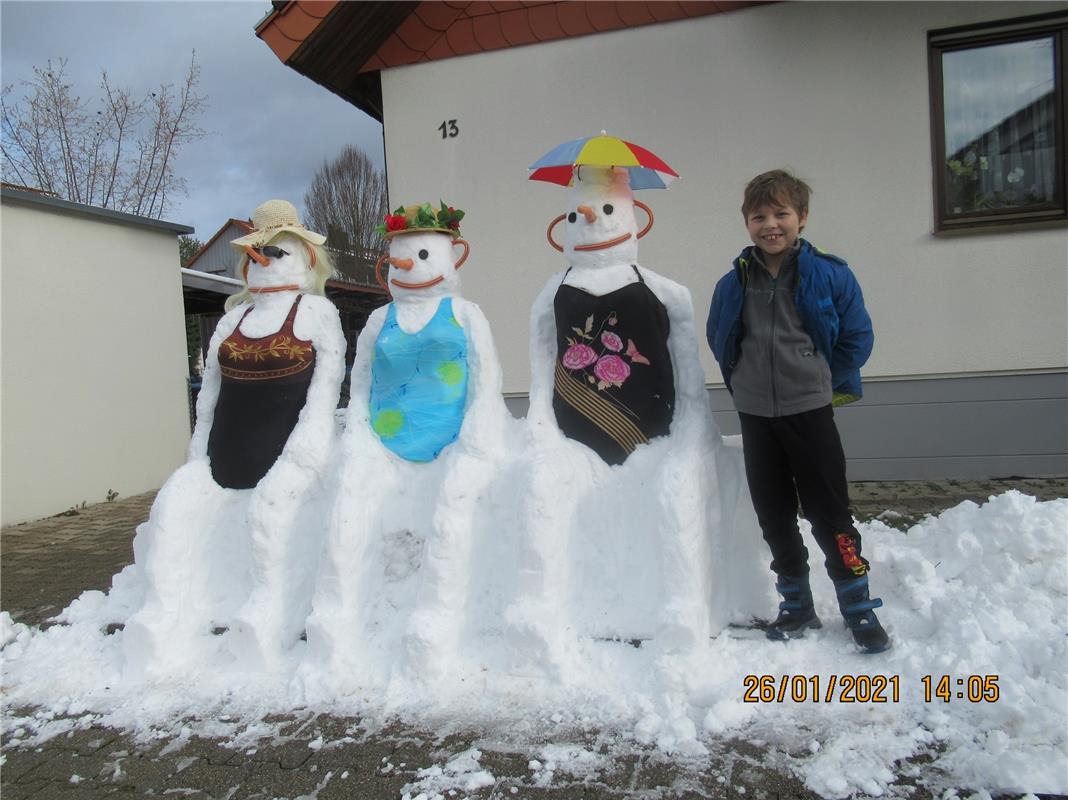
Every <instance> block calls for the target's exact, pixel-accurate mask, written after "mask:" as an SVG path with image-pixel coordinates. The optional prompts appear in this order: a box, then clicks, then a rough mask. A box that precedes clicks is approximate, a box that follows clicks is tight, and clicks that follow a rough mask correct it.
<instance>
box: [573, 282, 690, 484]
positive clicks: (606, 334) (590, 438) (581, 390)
mask: <svg viewBox="0 0 1068 800" xmlns="http://www.w3.org/2000/svg"><path fill="white" fill-rule="evenodd" d="M632 268H633V269H634V274H635V275H637V276H638V281H637V283H630V284H627V285H626V286H623V287H620V288H619V289H616V290H615V291H612V292H609V293H608V294H604V295H594V294H590V293H589V292H587V291H585V290H583V289H579V288H577V287H575V286H568V285H567V284H564V283H563V282H562V281H561V284H560V288H559V289H557V291H556V297H555V298H554V300H553V310H554V311H555V315H556V354H557V355H556V372H555V375H554V381H553V411H554V412H555V414H556V422H557V424H558V425H559V426H560V430H561V431H563V432H564V435H565V436H567V437H568V438H569V439H574V440H575V441H577V442H582V443H583V444H584V445H586V446H587V447H589V448H591V449H592V450H594V451H595V452H596V453H597V454H598V455H599V456H600V457H601V458H602V459H604V460H605V461H606V462H607V463H609V464H622V463H623V462H624V461H626V459H627V456H629V455H630V454H631V453H632V452H634V449H635V448H636V447H637V446H638V445H639V444H644V443H646V442H648V441H649V440H650V439H653V438H655V437H657V436H664V435H666V434H667V433H668V429H669V427H670V425H671V419H672V416H673V414H674V410H675V373H674V370H673V368H672V366H671V353H670V352H669V350H668V334H669V333H670V332H671V324H670V321H669V319H668V313H667V309H666V308H665V307H664V304H663V303H661V302H660V300H659V299H658V298H657V296H656V295H655V294H653V292H652V290H651V289H650V288H649V287H648V286H646V284H645V281H644V279H643V278H642V276H641V273H640V272H638V268H637V267H635V266H633V265H632ZM570 271H571V270H570V269H569V270H568V272H570ZM566 277H567V273H564V278H566Z"/></svg>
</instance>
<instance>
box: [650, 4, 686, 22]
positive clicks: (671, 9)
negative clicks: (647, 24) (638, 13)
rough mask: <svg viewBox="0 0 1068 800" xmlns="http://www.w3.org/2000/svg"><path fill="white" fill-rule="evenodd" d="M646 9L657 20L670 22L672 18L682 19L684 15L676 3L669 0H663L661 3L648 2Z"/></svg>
mask: <svg viewBox="0 0 1068 800" xmlns="http://www.w3.org/2000/svg"><path fill="white" fill-rule="evenodd" d="M648 9H649V13H650V14H652V15H653V16H654V17H656V21H657V22H671V21H672V20H676V19H683V18H684V17H685V16H686V14H685V13H684V12H683V10H682V7H681V6H679V4H678V3H676V2H670V1H669V0H665V2H663V3H650V4H649V5H648Z"/></svg>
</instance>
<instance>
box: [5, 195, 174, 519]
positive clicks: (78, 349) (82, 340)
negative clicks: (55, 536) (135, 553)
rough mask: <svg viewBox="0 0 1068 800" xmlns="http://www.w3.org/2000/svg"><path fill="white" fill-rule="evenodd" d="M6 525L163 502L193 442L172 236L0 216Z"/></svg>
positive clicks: (31, 212)
mask: <svg viewBox="0 0 1068 800" xmlns="http://www.w3.org/2000/svg"><path fill="white" fill-rule="evenodd" d="M2 226H3V232H2V261H0V264H2V273H0V275H2V281H3V292H2V314H3V323H2V334H3V376H2V381H3V383H2V397H3V411H2V414H3V445H2V456H3V461H2V465H3V491H2V501H3V502H2V506H3V510H2V517H3V524H4V525H8V524H12V523H16V522H21V521H25V520H28V519H35V518H40V517H43V516H48V515H51V514H56V513H59V512H61V511H65V510H66V509H68V508H70V507H71V506H75V505H79V504H81V503H82V502H83V501H85V502H88V503H98V502H101V501H103V500H105V499H106V495H107V492H108V491H109V490H113V491H115V492H118V493H119V494H120V495H121V496H123V497H127V496H130V495H133V494H138V493H141V492H144V491H148V490H151V489H156V488H159V486H160V485H162V483H163V482H164V480H166V478H167V476H168V475H169V474H170V473H171V472H172V471H173V470H174V469H175V468H176V467H177V466H178V465H179V464H181V463H182V461H183V460H184V457H185V447H186V444H187V442H188V440H189V413H188V408H187V400H186V397H187V389H186V384H185V379H186V372H187V368H186V354H185V325H184V320H183V316H182V287H181V277H180V274H179V271H178V246H177V233H176V232H175V231H167V230H157V229H151V228H145V227H139V226H135V225H130V224H125V223H121V222H112V221H107V220H104V219H97V218H93V217H87V216H82V215H72V214H70V213H67V212H65V211H62V210H55V209H48V208H44V207H41V206H37V205H33V204H30V205H27V204H23V203H21V202H9V201H8V200H7V199H6V198H5V200H4V204H3V216H2Z"/></svg>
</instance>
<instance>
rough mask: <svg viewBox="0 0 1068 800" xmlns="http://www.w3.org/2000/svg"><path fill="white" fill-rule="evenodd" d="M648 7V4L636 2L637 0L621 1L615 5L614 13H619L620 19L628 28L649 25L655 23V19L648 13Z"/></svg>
mask: <svg viewBox="0 0 1068 800" xmlns="http://www.w3.org/2000/svg"><path fill="white" fill-rule="evenodd" d="M649 5H650V4H649V3H642V2H638V0H622V2H619V3H616V11H617V12H619V16H620V18H621V19H622V20H623V22H624V23H626V25H627V26H628V27H630V26H634V25H649V24H650V23H653V22H656V17H654V16H653V15H652V14H651V13H650V12H649V8H648V6H649Z"/></svg>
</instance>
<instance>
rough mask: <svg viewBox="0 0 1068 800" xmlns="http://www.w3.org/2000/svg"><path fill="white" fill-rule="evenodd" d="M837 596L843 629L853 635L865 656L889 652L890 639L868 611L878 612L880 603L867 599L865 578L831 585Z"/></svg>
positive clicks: (861, 577)
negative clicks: (846, 628)
mask: <svg viewBox="0 0 1068 800" xmlns="http://www.w3.org/2000/svg"><path fill="white" fill-rule="evenodd" d="M834 591H835V592H836V593H837V595H838V608H839V609H840V610H841V612H842V618H843V619H844V620H845V624H846V626H847V627H848V628H849V630H850V631H851V632H852V634H853V641H855V642H856V643H857V644H858V645H860V647H861V649H862V650H863V651H864V652H865V653H881V652H883V651H884V650H889V649H890V637H889V636H887V635H886V631H885V630H883V626H882V625H880V624H879V618H878V617H876V616H875V612H874V611H873V610H872V609H875V608H879V607H880V606H881V605H882V604H883V601H882V600H880V599H879V598H878V597H876V598H875V599H871V598H869V597H868V576H867V575H861V576H860V577H859V578H848V579H847V580H844V581H835V582H834Z"/></svg>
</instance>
